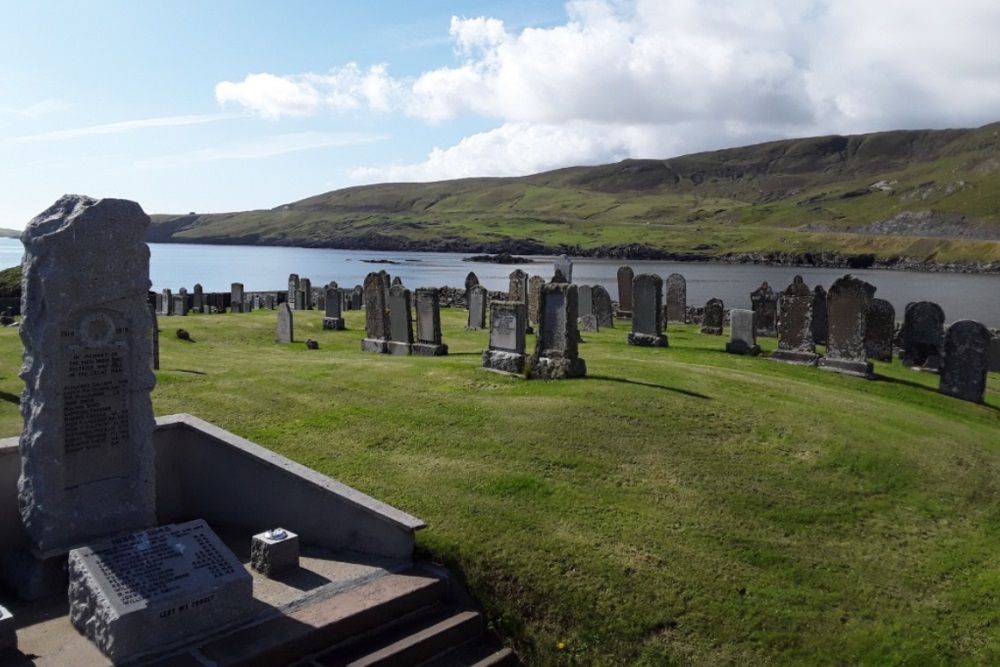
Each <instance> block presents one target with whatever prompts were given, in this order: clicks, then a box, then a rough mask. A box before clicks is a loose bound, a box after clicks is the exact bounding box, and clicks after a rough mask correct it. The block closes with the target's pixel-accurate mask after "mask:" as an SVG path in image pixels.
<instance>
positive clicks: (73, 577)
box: [69, 519, 253, 664]
mask: <svg viewBox="0 0 1000 667" xmlns="http://www.w3.org/2000/svg"><path fill="white" fill-rule="evenodd" d="M69 580H70V586H69V618H70V622H71V623H72V624H73V627H75V628H76V629H77V630H78V631H79V632H80V633H81V634H83V635H84V636H86V637H87V638H88V639H90V640H91V641H92V642H93V643H94V644H95V645H96V646H97V648H99V649H100V650H101V651H102V652H103V653H104V654H105V655H107V656H108V657H109V658H111V660H112V661H113V662H114V663H115V664H121V663H123V662H130V661H134V660H136V659H138V658H141V657H142V656H143V655H146V654H149V653H152V652H155V651H158V650H162V649H163V648H165V647H167V646H170V645H173V644H176V643H178V642H182V641H190V640H191V639H192V638H196V637H198V636H203V635H206V634H209V633H211V632H215V631H217V630H219V629H220V628H223V627H226V626H228V625H232V624H234V623H238V622H240V621H242V620H244V619H246V618H248V617H249V616H250V615H251V614H252V613H253V590H252V587H253V577H251V576H250V574H249V573H248V572H247V571H246V570H245V569H243V566H242V565H241V564H240V561H239V559H237V558H236V556H234V555H233V553H232V552H231V551H229V549H227V548H226V547H225V545H223V544H222V542H221V540H219V538H218V537H217V536H216V535H215V533H213V532H212V531H211V530H210V529H209V527H208V525H207V524H206V523H205V522H204V521H202V520H200V519H199V520H196V521H191V522H188V523H183V524H176V525H174V524H170V525H166V526H160V527H157V528H150V529H148V530H144V531H140V532H135V533H131V534H128V535H123V536H119V537H111V538H108V539H105V540H102V541H99V542H94V543H92V544H89V545H87V546H85V547H80V548H77V549H73V550H72V551H70V554H69Z"/></svg>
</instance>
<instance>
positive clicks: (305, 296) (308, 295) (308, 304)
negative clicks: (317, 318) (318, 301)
mask: <svg viewBox="0 0 1000 667" xmlns="http://www.w3.org/2000/svg"><path fill="white" fill-rule="evenodd" d="M299 291H300V292H302V307H303V308H304V309H305V310H312V307H313V289H312V281H311V280H309V279H308V278H299Z"/></svg>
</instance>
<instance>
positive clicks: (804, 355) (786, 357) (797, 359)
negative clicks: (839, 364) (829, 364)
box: [767, 350, 820, 366]
mask: <svg viewBox="0 0 1000 667" xmlns="http://www.w3.org/2000/svg"><path fill="white" fill-rule="evenodd" d="M767 358H768V359H771V360H773V361H780V362H781V363H783V364H792V365H793V366H815V365H816V363H817V362H818V361H819V359H820V356H819V355H818V354H816V353H815V352H805V351H800V350H775V351H773V352H771V354H770V355H768V357H767Z"/></svg>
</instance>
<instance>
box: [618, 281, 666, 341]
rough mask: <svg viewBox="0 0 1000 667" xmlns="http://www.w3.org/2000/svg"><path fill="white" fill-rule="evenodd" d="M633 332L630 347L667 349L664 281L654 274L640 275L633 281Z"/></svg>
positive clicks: (629, 335) (630, 335)
mask: <svg viewBox="0 0 1000 667" xmlns="http://www.w3.org/2000/svg"><path fill="white" fill-rule="evenodd" d="M631 297H632V299H633V301H632V331H630V332H629V333H628V336H627V340H628V344H629V345H639V346H642V347H667V345H668V341H667V337H666V336H665V335H664V334H663V279H662V278H660V277H659V276H658V275H656V274H653V273H640V274H639V275H637V276H635V278H633V280H632V289H631Z"/></svg>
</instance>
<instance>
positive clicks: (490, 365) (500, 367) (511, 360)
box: [483, 350, 525, 375]
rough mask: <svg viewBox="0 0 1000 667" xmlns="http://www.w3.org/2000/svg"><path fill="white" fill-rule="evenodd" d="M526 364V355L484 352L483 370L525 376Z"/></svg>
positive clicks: (496, 351) (497, 351)
mask: <svg viewBox="0 0 1000 667" xmlns="http://www.w3.org/2000/svg"><path fill="white" fill-rule="evenodd" d="M524 362H525V358H524V355H523V354H518V353H516V352H502V351H500V350H486V351H485V352H483V368H485V369H486V370H490V371H496V372H497V373H509V374H511V375H523V374H524Z"/></svg>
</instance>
